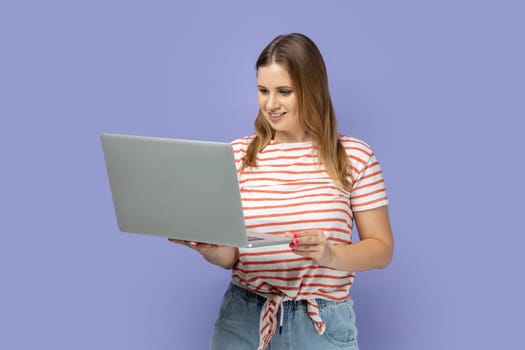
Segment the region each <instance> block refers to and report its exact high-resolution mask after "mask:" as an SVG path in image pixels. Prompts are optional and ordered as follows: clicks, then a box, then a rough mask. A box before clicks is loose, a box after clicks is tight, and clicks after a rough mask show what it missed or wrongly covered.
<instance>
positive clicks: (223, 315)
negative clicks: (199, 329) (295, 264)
mask: <svg viewBox="0 0 525 350" xmlns="http://www.w3.org/2000/svg"><path fill="white" fill-rule="evenodd" d="M265 301H266V298H264V297H262V296H260V295H257V294H255V293H253V292H251V291H249V290H246V289H244V288H241V287H238V286H235V285H233V284H232V285H230V287H229V288H228V290H227V291H226V293H225V294H224V299H223V302H222V306H221V309H220V311H219V317H218V319H217V321H216V322H215V327H214V329H213V335H212V340H211V347H210V348H211V350H250V349H253V350H255V349H257V346H258V345H259V318H260V315H261V309H262V306H263V305H264V303H265ZM317 303H318V305H319V312H320V315H321V318H322V319H323V321H324V323H325V324H326V331H325V332H324V334H323V335H319V334H317V332H316V331H315V329H314V327H313V325H312V320H311V319H310V317H309V316H308V314H307V313H306V302H305V301H285V302H283V305H282V309H281V310H280V311H279V313H280V312H283V313H284V314H283V327H282V333H281V334H279V327H277V330H276V332H275V335H274V336H273V338H272V340H271V342H270V344H269V345H268V347H267V348H266V349H267V350H284V349H290V350H292V349H293V350H297V349H301V350H303V349H304V350H308V349H312V350H314V349H315V350H319V349H323V350H331V349H334V350H335V349H345V350H358V349H359V347H358V345H357V328H356V325H355V314H354V311H353V308H352V304H353V303H352V300H345V301H342V302H335V301H329V300H324V299H317ZM279 317H280V315H278V319H279Z"/></svg>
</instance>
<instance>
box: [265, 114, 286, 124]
mask: <svg viewBox="0 0 525 350" xmlns="http://www.w3.org/2000/svg"><path fill="white" fill-rule="evenodd" d="M285 115H286V112H281V113H270V112H268V117H269V118H270V120H271V121H273V122H276V121H279V120H281V119H282V118H283V117H284V116H285Z"/></svg>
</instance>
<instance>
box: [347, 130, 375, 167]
mask: <svg viewBox="0 0 525 350" xmlns="http://www.w3.org/2000/svg"><path fill="white" fill-rule="evenodd" d="M339 141H340V142H341V144H342V145H343V147H344V148H345V151H346V154H347V155H348V157H349V158H350V159H360V160H362V161H365V162H366V161H367V160H368V159H370V158H371V157H372V156H373V154H374V151H373V149H372V147H371V146H370V145H369V144H368V143H366V142H365V141H363V140H360V139H358V138H355V137H351V136H346V135H339Z"/></svg>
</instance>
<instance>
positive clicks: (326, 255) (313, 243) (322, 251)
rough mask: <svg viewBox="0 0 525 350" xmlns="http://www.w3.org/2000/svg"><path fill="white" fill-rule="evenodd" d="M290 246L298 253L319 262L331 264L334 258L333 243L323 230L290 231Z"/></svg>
mask: <svg viewBox="0 0 525 350" xmlns="http://www.w3.org/2000/svg"><path fill="white" fill-rule="evenodd" d="M289 235H290V237H291V238H292V242H291V243H290V248H291V249H292V252H294V253H295V254H297V255H300V256H304V257H307V258H311V259H312V260H314V261H315V262H316V263H317V264H319V265H323V266H329V265H330V260H331V258H332V250H331V245H330V244H328V240H327V239H326V237H325V235H324V233H323V231H319V230H308V231H301V232H295V233H290V234H289Z"/></svg>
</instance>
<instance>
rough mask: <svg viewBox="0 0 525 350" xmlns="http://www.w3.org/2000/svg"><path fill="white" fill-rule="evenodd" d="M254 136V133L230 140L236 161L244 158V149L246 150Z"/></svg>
mask: <svg viewBox="0 0 525 350" xmlns="http://www.w3.org/2000/svg"><path fill="white" fill-rule="evenodd" d="M254 137H255V135H250V136H244V137H241V138H238V139H236V140H233V141H231V142H230V144H231V145H232V148H233V154H234V156H235V160H236V162H237V163H240V162H242V161H243V160H244V157H245V156H246V151H247V150H248V146H249V145H250V143H251V142H252V140H253V138H254Z"/></svg>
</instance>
